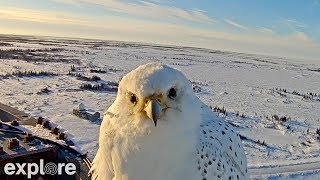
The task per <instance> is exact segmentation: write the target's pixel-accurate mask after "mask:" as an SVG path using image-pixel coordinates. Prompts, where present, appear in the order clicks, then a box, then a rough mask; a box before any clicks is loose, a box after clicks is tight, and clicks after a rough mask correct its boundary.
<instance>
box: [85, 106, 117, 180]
mask: <svg viewBox="0 0 320 180" xmlns="http://www.w3.org/2000/svg"><path fill="white" fill-rule="evenodd" d="M116 118H117V117H116V116H115V115H114V114H113V113H111V112H109V111H107V112H106V113H105V114H104V117H103V121H102V122H101V126H100V134H99V149H98V151H97V153H96V156H95V158H94V159H93V161H92V167H91V169H90V172H89V174H90V175H91V179H95V180H102V179H104V180H111V179H113V178H114V176H115V173H114V166H113V164H114V163H113V158H112V153H113V152H112V149H113V145H112V142H113V141H112V139H113V137H112V136H113V134H115V133H112V131H110V129H111V124H112V121H115V120H116Z"/></svg>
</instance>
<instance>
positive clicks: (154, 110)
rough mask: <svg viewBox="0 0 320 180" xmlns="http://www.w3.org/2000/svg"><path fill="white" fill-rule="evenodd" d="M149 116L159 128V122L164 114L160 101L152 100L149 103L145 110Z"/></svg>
mask: <svg viewBox="0 0 320 180" xmlns="http://www.w3.org/2000/svg"><path fill="white" fill-rule="evenodd" d="M144 110H145V111H146V114H147V116H148V117H149V118H150V119H152V120H153V122H154V125H155V126H157V121H158V119H159V118H160V116H161V114H162V107H161V105H160V102H159V101H158V100H154V99H151V100H149V101H147V103H146V107H145V109H144Z"/></svg>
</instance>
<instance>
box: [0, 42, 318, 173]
mask: <svg viewBox="0 0 320 180" xmlns="http://www.w3.org/2000/svg"><path fill="white" fill-rule="evenodd" d="M22 39H26V40H23V41H22V40H21V41H19V40H16V39H12V40H10V41H7V42H9V43H11V44H12V47H10V48H22V49H35V50H39V49H48V48H62V49H63V51H57V52H47V53H48V54H50V53H51V54H53V55H54V56H55V57H56V59H58V60H57V61H54V62H52V61H49V62H43V61H37V62H32V61H30V62H27V61H24V60H21V59H20V60H18V59H0V75H5V74H7V73H12V72H15V71H18V70H19V71H24V70H33V71H35V70H36V71H41V70H42V71H50V72H55V73H58V74H59V75H58V76H52V77H9V78H3V77H1V76H0V101H1V103H4V104H7V105H10V106H13V107H15V108H18V109H19V110H22V111H25V112H28V113H30V114H31V115H33V116H43V117H46V118H48V119H49V120H50V121H51V122H53V123H55V124H56V125H58V126H60V127H62V128H63V129H64V130H65V131H67V133H68V136H69V137H70V138H71V139H72V140H74V141H75V143H76V145H77V146H78V147H80V148H81V150H82V151H83V152H88V155H89V157H90V158H91V159H92V158H93V157H94V155H95V153H96V151H97V148H98V145H97V143H98V141H97V139H98V132H99V127H100V126H99V124H98V123H94V122H90V121H87V120H85V119H81V118H78V117H76V116H73V115H72V114H71V113H72V109H73V108H74V107H75V106H77V105H78V104H79V103H84V104H85V105H86V106H87V107H90V108H91V109H94V110H95V111H97V112H100V113H101V114H103V113H104V111H105V110H106V109H107V107H109V106H110V105H111V104H112V102H113V101H114V100H115V97H116V93H115V92H109V91H98V92H95V91H86V90H80V89H79V86H80V85H81V84H84V83H90V82H84V81H81V80H78V79H76V77H73V76H68V75H67V73H68V71H70V67H71V65H75V67H76V68H77V69H76V73H81V74H82V75H85V76H88V77H91V76H92V75H96V76H99V77H101V79H102V81H101V82H109V81H112V82H118V81H119V79H121V78H122V77H123V76H124V75H125V74H127V73H128V72H129V71H130V70H132V69H134V68H136V67H137V66H139V65H141V64H145V63H148V62H161V63H163V64H168V65H169V66H171V67H174V68H177V69H179V70H181V71H182V72H183V73H184V74H185V75H186V76H187V78H188V79H189V80H190V81H191V83H192V84H193V85H197V86H198V87H200V88H201V89H200V90H198V92H197V93H196V95H197V96H198V97H199V98H200V99H201V100H202V101H203V102H205V103H206V104H207V105H211V106H213V107H214V106H219V107H225V108H226V110H227V112H228V115H227V116H225V115H221V114H220V116H221V117H223V118H225V120H226V121H228V122H231V123H233V124H235V125H237V126H238V127H236V130H237V131H238V132H239V133H240V134H241V135H243V136H245V137H247V138H248V139H244V140H243V144H244V148H245V151H246V155H247V159H248V166H249V172H250V169H252V170H255V171H256V172H257V169H258V170H259V173H256V174H254V175H252V176H251V177H252V178H257V179H259V178H266V179H267V178H270V179H286V178H287V179H290V178H300V179H303V178H309V179H316V178H317V177H319V176H320V172H319V167H314V165H313V164H317V163H320V158H319V157H318V156H319V153H320V149H319V145H320V143H319V140H318V139H317V137H318V135H316V133H315V132H316V129H317V128H320V119H319V114H320V101H319V99H320V97H314V98H313V99H305V98H303V97H301V96H297V95H294V94H292V92H293V91H297V92H300V93H304V94H306V93H310V92H312V93H317V94H318V95H319V94H320V72H318V71H313V70H314V69H320V61H319V62H311V61H308V60H305V59H301V60H300V61H298V60H291V59H287V58H280V57H270V56H261V55H252V54H243V53H235V52H222V51H213V50H207V49H196V48H183V47H162V46H153V45H143V44H139V43H134V44H130V43H124V42H114V41H106V42H102V41H91V40H83V41H82V40H78V41H77V42H76V43H75V41H71V40H62V39H55V38H52V39H48V38H46V39H42V38H35V39H33V41H32V43H30V42H29V40H28V38H26V37H23V38H22ZM43 42H45V43H43ZM6 48H9V47H2V46H1V47H0V49H6ZM38 54H40V55H39V56H41V54H42V56H43V52H41V53H40V52H39V53H38ZM42 56H41V57H42ZM108 68H114V69H118V70H119V71H108V70H107V69H108ZM90 69H103V70H107V73H90ZM92 83H93V84H94V83H98V82H92ZM45 87H48V89H49V90H51V93H48V94H37V92H39V91H40V90H41V89H42V88H45ZM275 88H282V89H286V90H287V92H288V93H282V92H278V91H276V90H274V89H275ZM281 94H282V95H281ZM237 112H239V114H244V115H245V118H242V117H238V116H236V115H235V114H236V113H237ZM274 114H277V115H278V116H288V117H290V118H291V119H290V120H288V121H287V122H284V123H279V122H277V121H274V120H270V117H271V116H272V115H274ZM267 116H268V117H269V118H267ZM258 140H260V142H263V141H265V143H266V146H264V145H260V144H258V143H256V141H258ZM284 162H285V163H284ZM301 163H304V167H310V168H301V166H295V165H296V164H301ZM266 166H268V167H277V166H279V167H283V166H285V167H290V166H292V167H293V169H294V171H292V169H290V170H283V171H281V172H277V173H276V172H275V174H270V173H267V172H268V170H266V169H265V167H266ZM284 169H285V168H284ZM299 170H301V171H299ZM251 172H253V171H251Z"/></svg>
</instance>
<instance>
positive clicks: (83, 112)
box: [72, 103, 100, 122]
mask: <svg viewBox="0 0 320 180" xmlns="http://www.w3.org/2000/svg"><path fill="white" fill-rule="evenodd" d="M72 112H73V114H74V115H76V116H78V117H80V118H83V119H88V120H90V121H93V122H94V121H99V120H100V113H99V112H96V111H94V110H91V109H85V108H84V104H83V103H80V104H79V105H78V107H76V108H74V109H73V111H72Z"/></svg>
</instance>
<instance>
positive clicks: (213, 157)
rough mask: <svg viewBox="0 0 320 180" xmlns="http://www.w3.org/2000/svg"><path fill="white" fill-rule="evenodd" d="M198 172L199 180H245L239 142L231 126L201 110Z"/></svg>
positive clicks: (208, 110) (244, 165)
mask: <svg viewBox="0 0 320 180" xmlns="http://www.w3.org/2000/svg"><path fill="white" fill-rule="evenodd" d="M201 117H202V123H201V125H200V143H199V145H198V148H197V156H198V157H197V159H198V170H199V172H200V174H201V176H202V177H203V179H208V180H209V179H212V177H215V178H217V177H218V179H220V178H221V179H248V174H247V160H246V155H245V153H244V150H243V147H242V143H241V139H240V137H239V135H238V134H237V133H236V132H235V131H234V130H233V128H232V127H231V125H229V124H228V123H226V122H225V121H224V120H223V119H222V118H220V117H217V116H216V115H214V114H213V113H212V111H211V110H210V109H209V108H208V107H207V106H205V105H203V107H202V115H201Z"/></svg>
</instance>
